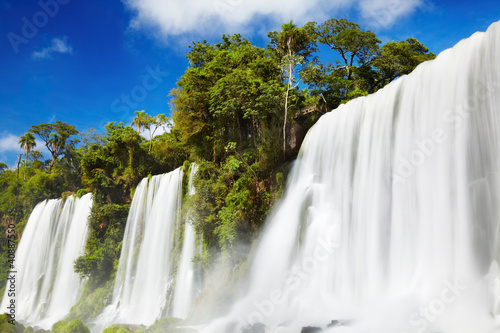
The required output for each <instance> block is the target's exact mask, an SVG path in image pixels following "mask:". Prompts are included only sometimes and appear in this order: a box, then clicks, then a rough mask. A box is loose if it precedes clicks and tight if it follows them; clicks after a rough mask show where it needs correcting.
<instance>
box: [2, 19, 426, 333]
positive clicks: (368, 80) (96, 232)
mask: <svg viewBox="0 0 500 333" xmlns="http://www.w3.org/2000/svg"><path fill="white" fill-rule="evenodd" d="M268 37H269V45H267V47H265V48H262V47H258V46H255V45H253V44H252V43H251V42H250V41H249V40H248V39H245V38H244V37H243V36H241V35H239V34H235V35H232V36H227V35H223V36H222V39H221V41H220V42H218V43H216V44H209V43H208V42H207V41H201V42H200V41H198V42H193V44H192V45H191V46H190V49H189V53H188V54H187V58H188V59H189V62H190V65H189V68H187V69H186V71H185V73H184V74H183V75H182V77H181V78H180V79H179V81H178V82H177V87H176V88H175V89H172V91H171V92H170V97H171V106H172V110H171V118H172V122H171V121H170V120H169V119H168V118H167V117H166V116H165V114H158V115H156V116H152V115H149V114H147V113H146V111H145V110H142V111H136V112H135V117H134V119H133V122H132V124H131V126H127V125H125V124H123V123H109V124H107V125H106V127H105V133H103V134H102V135H101V134H96V132H95V131H94V130H89V131H87V132H86V133H79V132H78V131H77V130H76V128H75V127H74V126H73V125H70V124H67V123H64V122H61V121H56V122H54V123H50V124H38V125H33V126H31V128H30V129H29V131H28V132H27V133H26V134H24V135H23V136H21V137H20V139H19V144H20V147H21V149H22V153H20V154H19V155H18V157H19V158H18V165H17V169H16V170H13V169H8V168H7V166H6V165H4V164H0V217H1V218H2V226H0V246H1V247H5V246H6V242H5V231H6V228H7V226H8V225H9V224H10V223H14V224H16V226H17V227H16V229H17V232H18V234H19V235H20V234H21V233H22V229H23V226H24V225H25V224H26V222H27V219H28V216H29V213H30V212H31V211H32V209H33V208H34V206H35V205H36V204H37V203H38V202H40V201H42V200H44V199H48V198H57V197H61V195H62V193H77V194H78V195H82V194H83V193H86V192H92V193H93V196H94V205H93V208H92V212H91V216H90V218H89V226H90V235H89V238H88V241H87V244H86V247H85V253H84V255H83V256H81V257H80V258H78V260H76V262H75V266H74V267H75V271H76V272H78V273H79V274H81V275H82V276H85V277H88V278H89V280H88V282H87V284H86V286H85V291H84V293H83V296H82V299H81V300H80V302H79V303H78V304H77V305H76V306H75V307H74V308H73V310H72V313H71V316H70V317H71V318H82V319H84V320H85V319H90V318H92V317H93V316H95V315H96V314H97V313H99V312H100V311H101V309H102V307H103V306H104V303H103V302H102V300H103V299H105V298H106V299H107V298H109V296H110V294H111V291H112V281H113V277H114V274H115V271H116V268H117V264H118V259H119V255H120V251H121V242H122V238H123V233H124V229H125V224H126V219H127V214H128V209H129V205H130V202H131V198H132V195H133V191H134V189H135V187H136V186H137V184H138V183H139V181H140V180H141V179H143V178H144V177H148V176H149V175H155V174H161V173H166V172H169V171H172V170H174V169H175V168H178V167H181V166H183V165H184V163H185V162H186V161H189V162H197V163H198V164H199V165H200V168H199V171H198V174H197V176H196V179H195V187H196V194H195V195H194V196H193V197H191V198H189V199H188V200H187V205H188V206H189V207H191V208H192V209H191V211H193V212H194V213H195V226H196V229H197V231H198V232H199V233H202V234H203V235H204V237H203V239H204V243H205V244H204V248H205V253H204V254H203V255H202V256H201V257H200V260H202V262H203V265H204V267H205V268H206V269H208V268H210V265H212V264H213V262H214V258H216V257H219V256H221V257H224V258H226V259H227V260H230V261H232V262H230V264H229V266H230V267H234V271H233V272H234V273H235V274H236V271H237V270H238V267H244V266H245V265H244V262H245V260H246V257H245V256H241V255H236V254H235V253H236V252H237V251H236V247H237V245H238V244H247V245H248V244H251V242H252V241H253V240H254V239H255V238H256V236H257V235H258V232H259V230H260V228H261V226H262V224H263V223H264V220H265V218H266V216H267V214H268V212H269V210H270V208H271V207H272V205H273V203H274V202H275V200H276V199H277V198H278V197H279V196H280V195H281V194H282V192H283V188H284V182H285V179H286V175H287V173H288V170H289V167H290V161H291V160H293V159H294V158H295V157H296V154H297V152H298V148H299V144H292V143H293V142H299V143H300V141H301V139H302V137H301V134H300V133H305V131H306V130H307V129H308V128H309V127H310V126H312V125H313V124H314V122H315V121H316V120H317V119H318V118H319V115H320V114H319V113H312V114H310V115H308V116H304V115H302V114H301V110H302V109H303V108H305V107H308V106H311V105H313V106H316V107H317V109H326V110H332V109H334V108H336V107H338V106H339V105H340V104H341V103H345V102H347V101H349V100H351V99H353V98H356V97H359V96H364V95H366V94H369V93H373V92H375V91H377V90H378V89H380V88H382V87H383V86H385V85H386V84H388V83H389V82H391V81H393V80H395V79H396V78H398V77H399V76H401V75H404V74H408V73H410V72H411V71H412V70H413V69H414V68H415V67H416V66H417V65H418V64H419V63H421V62H423V61H426V60H429V59H432V58H434V57H435V55H434V54H432V53H430V52H429V50H428V49H426V48H425V47H424V46H423V45H422V44H420V43H419V42H418V41H417V40H416V39H414V38H410V39H408V40H406V41H395V42H389V43H387V44H385V45H383V46H380V40H379V39H377V37H376V35H375V34H374V33H373V32H371V31H366V30H363V29H361V27H360V26H359V25H357V24H355V23H353V22H349V21H347V20H345V19H330V20H328V21H326V22H323V23H321V24H318V23H316V22H310V23H307V24H306V25H304V26H303V27H298V26H296V25H295V24H294V23H293V22H289V23H286V24H284V25H283V26H282V29H281V31H272V32H270V33H269V34H268ZM320 50H321V51H320ZM328 60H330V61H328ZM132 126H134V128H135V129H134V128H133V127H132ZM160 128H163V129H164V130H165V131H164V132H163V133H161V134H159V135H156V136H155V134H158V130H159V129H160ZM297 129H301V130H297ZM143 132H147V133H148V139H145V138H144V137H142V136H141V134H142V133H143ZM35 137H38V138H39V139H40V140H41V141H42V142H44V144H45V147H46V148H47V150H48V151H49V153H50V157H49V159H47V160H45V161H43V156H42V155H41V153H40V152H39V151H38V150H36V146H35ZM22 156H24V161H23V160H22V158H21V157H22ZM21 164H22V165H21ZM21 166H22V167H23V171H24V176H23V177H22V179H19V170H20V167H21ZM0 253H1V255H0V264H1V263H3V262H5V260H6V259H7V258H6V257H5V253H7V251H1V252H0ZM246 254H247V253H246ZM246 254H245V255H246ZM228 258H229V259H228ZM0 267H1V268H0V269H5V268H6V267H8V266H7V265H3V264H1V265H0ZM5 273H6V272H5V271H0V275H1V276H0V278H1V277H2V276H4V275H5ZM228 278H229V279H231V278H232V276H231V274H229V277H228ZM4 280H5V279H4V278H2V281H4ZM159 325H160V324H159ZM122 329H125V328H120V327H116V328H110V329H109V330H110V331H112V332H115V331H120V330H122ZM53 330H54V331H56V332H57V331H61V332H63V331H64V332H84V331H85V328H84V327H83V324H82V323H81V322H79V321H78V320H73V321H70V322H60V323H57V324H56V325H54V327H53ZM87 331H88V330H87Z"/></svg>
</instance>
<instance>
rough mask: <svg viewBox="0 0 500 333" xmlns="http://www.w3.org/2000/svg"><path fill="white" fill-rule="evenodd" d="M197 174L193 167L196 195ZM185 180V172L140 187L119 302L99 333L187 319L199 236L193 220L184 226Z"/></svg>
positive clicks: (104, 316)
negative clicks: (114, 327)
mask: <svg viewBox="0 0 500 333" xmlns="http://www.w3.org/2000/svg"><path fill="white" fill-rule="evenodd" d="M196 170H197V166H196V165H194V164H193V165H192V167H191V173H190V175H189V184H188V192H189V193H188V194H189V195H192V194H193V193H194V187H193V185H192V180H193V177H194V175H195V173H196ZM182 178H183V172H182V169H181V168H179V169H176V170H174V171H172V172H170V173H168V174H164V175H158V176H153V177H151V178H150V179H148V178H145V179H143V180H142V181H141V182H140V183H139V185H138V186H137V189H136V190H135V194H134V198H133V200H132V205H131V208H130V212H129V215H128V219H127V226H126V229H125V235H124V239H123V246H122V252H121V255H120V263H119V266H118V270H117V274H116V280H115V288H114V293H113V303H112V304H111V305H110V306H108V307H107V308H106V309H105V310H104V312H103V314H102V315H101V316H100V318H98V320H97V322H96V328H95V329H94V330H95V331H99V330H100V329H101V328H103V327H106V326H108V325H109V324H111V323H127V324H136V325H147V326H150V325H152V324H153V323H154V322H155V321H156V320H157V319H158V318H160V317H162V316H167V315H169V316H172V315H173V316H176V317H179V318H185V317H187V315H188V312H189V310H190V308H191V303H192V301H193V297H194V293H195V281H194V280H195V274H194V269H195V267H194V264H193V261H192V259H193V256H194V255H195V250H196V246H195V242H196V236H195V232H194V228H193V225H192V223H191V221H190V219H189V217H188V219H186V221H185V223H184V224H183V223H182V219H181V203H182ZM184 225H185V228H184V232H183V236H184V237H183V242H182V246H181V242H180V240H181V231H182V228H183V227H184ZM179 250H181V251H180V254H179V253H178V252H179ZM179 256H180V260H179ZM176 271H177V274H175V272H176ZM175 276H177V277H176V278H175ZM174 282H175V283H174ZM172 295H173V296H172Z"/></svg>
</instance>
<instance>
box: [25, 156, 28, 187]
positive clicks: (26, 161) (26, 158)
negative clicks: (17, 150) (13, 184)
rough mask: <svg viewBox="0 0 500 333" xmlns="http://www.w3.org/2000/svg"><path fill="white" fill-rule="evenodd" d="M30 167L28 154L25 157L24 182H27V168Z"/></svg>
mask: <svg viewBox="0 0 500 333" xmlns="http://www.w3.org/2000/svg"><path fill="white" fill-rule="evenodd" d="M27 167H28V152H25V155H24V180H25V181H26V168H27Z"/></svg>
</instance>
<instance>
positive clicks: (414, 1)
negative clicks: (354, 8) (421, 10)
mask: <svg viewBox="0 0 500 333" xmlns="http://www.w3.org/2000/svg"><path fill="white" fill-rule="evenodd" d="M422 5H423V0H389V1H387V0H364V1H359V10H360V12H361V15H362V17H363V18H365V19H366V21H367V22H366V23H367V25H368V26H370V27H375V28H388V27H390V26H392V25H393V24H394V23H395V22H396V21H397V20H398V19H399V18H401V17H404V16H407V15H409V14H411V13H413V12H414V11H415V9H416V8H418V7H421V6H422Z"/></svg>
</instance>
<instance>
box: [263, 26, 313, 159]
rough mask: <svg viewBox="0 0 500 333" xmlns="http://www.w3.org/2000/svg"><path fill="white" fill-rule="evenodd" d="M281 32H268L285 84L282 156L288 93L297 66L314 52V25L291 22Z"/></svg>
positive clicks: (294, 86) (284, 144)
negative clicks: (301, 26) (303, 25)
mask: <svg viewBox="0 0 500 333" xmlns="http://www.w3.org/2000/svg"><path fill="white" fill-rule="evenodd" d="M281 28H282V30H281V31H280V32H279V33H278V32H275V31H273V32H270V33H269V34H268V37H269V38H271V45H270V46H271V48H273V49H274V50H275V54H276V55H277V56H278V57H279V59H280V64H281V71H282V73H283V74H284V75H283V79H284V82H285V84H286V91H285V105H284V119H283V155H285V154H286V127H287V119H288V110H289V108H290V92H291V90H292V89H295V88H296V87H297V85H298V82H297V83H296V82H295V81H296V80H295V77H296V75H295V72H296V67H297V66H298V65H304V63H305V61H306V59H307V57H308V56H309V55H310V54H311V53H312V52H313V51H315V50H316V48H315V44H316V42H315V38H316V32H315V29H314V23H309V24H307V25H306V26H305V27H303V28H298V27H297V26H296V25H295V24H293V21H290V22H289V23H285V24H283V25H282V26H281Z"/></svg>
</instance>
